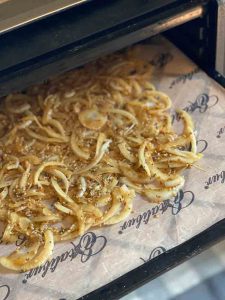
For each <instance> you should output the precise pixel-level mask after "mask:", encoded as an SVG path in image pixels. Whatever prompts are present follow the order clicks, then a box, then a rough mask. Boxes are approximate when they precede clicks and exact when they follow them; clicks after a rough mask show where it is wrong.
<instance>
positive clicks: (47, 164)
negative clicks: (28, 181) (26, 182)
mask: <svg viewBox="0 0 225 300" xmlns="http://www.w3.org/2000/svg"><path fill="white" fill-rule="evenodd" d="M52 166H64V164H63V163H61V162H57V161H49V162H43V163H42V164H41V165H40V166H39V167H38V169H37V170H36V172H35V173H34V184H35V185H38V183H39V177H40V175H41V173H42V172H43V171H44V169H45V168H47V167H52Z"/></svg>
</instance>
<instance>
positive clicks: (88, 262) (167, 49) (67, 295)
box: [0, 37, 225, 300]
mask: <svg viewBox="0 0 225 300" xmlns="http://www.w3.org/2000/svg"><path fill="white" fill-rule="evenodd" d="M138 47H140V51H141V52H140V54H141V55H142V57H146V55H147V57H148V58H149V59H150V61H151V63H152V64H153V65H154V66H155V68H156V70H157V71H158V77H157V78H155V80H156V81H154V78H153V83H154V84H156V87H157V89H159V90H161V91H164V92H165V93H167V94H169V96H170V97H171V98H172V99H173V103H174V105H175V107H180V108H185V109H186V111H188V112H189V113H190V114H191V115H192V116H193V119H194V121H195V122H196V129H197V130H198V143H200V142H201V144H200V145H201V146H200V147H199V148H198V149H199V151H200V152H203V153H204V157H205V158H204V159H203V160H202V164H203V165H201V167H203V168H205V169H206V172H202V171H200V170H198V169H195V168H192V169H191V170H190V171H189V172H187V173H186V179H187V180H186V184H185V187H184V189H183V191H181V192H180V193H179V194H178V196H176V197H174V199H173V198H172V199H169V200H166V202H163V203H161V204H151V203H147V202H146V201H144V200H143V199H140V198H139V199H136V200H135V201H134V212H133V213H132V215H131V216H129V217H128V218H127V219H126V220H124V222H122V223H120V224H116V225H114V226H111V227H102V228H99V229H95V230H93V232H88V233H86V234H85V235H84V236H82V237H80V238H78V239H76V240H75V241H73V243H72V244H71V243H66V244H57V245H56V246H55V249H54V255H53V257H52V259H51V260H50V262H49V264H51V266H52V267H49V266H48V267H44V269H38V268H36V269H35V270H32V271H31V272H27V273H25V274H24V273H22V274H16V275H15V274H14V275H13V274H9V273H6V274H0V282H1V284H2V285H3V286H4V288H5V289H6V288H7V287H8V291H9V297H8V299H28V297H29V296H32V297H33V298H32V299H35V300H39V299H42V300H43V299H44V300H49V299H53V300H55V299H57V300H59V299H60V300H62V299H64V300H65V299H66V300H72V299H80V300H90V299H93V300H95V299H96V300H97V299H98V300H106V299H107V300H108V299H109V300H111V299H119V298H120V297H122V296H124V295H126V294H127V293H129V292H131V291H132V290H134V289H136V288H138V287H139V286H141V285H143V284H145V283H146V282H148V281H150V280H152V279H154V278H156V277H157V276H159V275H160V274H162V273H163V272H166V271H168V270H170V269H171V268H173V267H175V266H177V265H178V264H180V263H182V262H184V261H185V260H188V259H190V258H191V257H193V256H194V255H196V254H198V253H200V252H202V251H203V250H205V249H207V248H208V247H210V246H211V245H213V244H215V243H217V242H219V241H220V240H222V239H223V237H224V233H225V219H224V218H225V209H224V208H225V201H224V199H223V197H222V195H224V192H225V184H223V183H224V182H225V171H223V170H225V155H224V154H223V153H224V142H223V140H224V137H225V126H224V115H225V96H224V89H222V87H220V86H219V85H218V84H217V83H216V82H214V81H213V79H212V78H210V77H208V76H207V75H206V74H205V73H204V72H203V71H201V70H200V69H199V68H198V67H197V66H196V65H195V64H194V63H193V62H192V61H190V60H189V59H188V58H187V57H186V56H185V55H184V54H183V53H181V52H180V51H178V49H177V48H176V47H174V45H172V44H171V43H169V42H168V41H167V40H165V39H163V38H162V37H157V38H154V39H152V40H151V41H150V45H149V42H145V43H144V44H143V45H142V44H141V45H138ZM151 51H153V53H150V52H151ZM184 96H185V97H184ZM180 100H182V102H180ZM171 113H172V115H173V116H174V120H175V119H176V115H174V111H171ZM209 124H210V126H209ZM166 203H167V204H166ZM164 205H165V206H164ZM149 211H150V212H151V214H150V213H148V212H149ZM146 212H147V213H148V217H146V216H147V215H146ZM144 215H145V217H142V218H140V216H144ZM146 218H148V220H146ZM132 220H136V221H135V222H136V223H133V221H132ZM143 220H144V221H143ZM137 221H138V222H139V221H140V222H139V225H140V226H136V224H138V222H137ZM145 221H146V222H145ZM126 222H127V223H126ZM126 224H130V225H126ZM125 225H126V226H125ZM121 234H122V235H121ZM96 241H98V242H99V244H97V243H96V244H94V243H95V242H96ZM84 242H85V243H86V244H85V243H84ZM82 245H83V248H82ZM85 245H86V246H87V248H88V247H89V246H91V247H92V246H96V245H97V246H96V247H97V248H94V249H95V250H94V251H93V252H91V253H90V252H88V253H89V254H88V255H86V254H85V252H84V250H85V249H86V248H85ZM88 249H89V250H91V251H92V248H91V249H90V248H88ZM0 251H1V250H0ZM3 251H4V249H3ZM71 251H72V252H71ZM69 253H74V257H73V258H71V257H70V256H69ZM96 254H97V255H96ZM128 254H129V255H128ZM157 255H158V256H157ZM74 258H76V259H75V260H73V259H74ZM59 260H60V261H61V262H60V263H59ZM56 262H57V263H56ZM143 262H144V263H143ZM71 274H73V275H72V276H71ZM0 292H1V291H0ZM0 295H1V294H0ZM10 296H11V298H10ZM0 299H1V298H0ZM3 299H4V298H3ZM5 299H7V298H5ZM1 300H2V299H1Z"/></svg>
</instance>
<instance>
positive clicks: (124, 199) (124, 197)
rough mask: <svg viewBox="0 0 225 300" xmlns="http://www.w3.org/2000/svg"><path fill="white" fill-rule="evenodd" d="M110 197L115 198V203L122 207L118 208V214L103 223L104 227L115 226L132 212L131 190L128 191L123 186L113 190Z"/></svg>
mask: <svg viewBox="0 0 225 300" xmlns="http://www.w3.org/2000/svg"><path fill="white" fill-rule="evenodd" d="M112 197H115V198H117V200H116V202H120V205H121V206H122V205H123V207H121V208H120V211H119V213H117V214H116V215H114V216H112V217H111V218H109V219H108V220H107V221H105V222H104V224H106V225H112V224H116V223H118V222H120V221H122V220H124V219H125V218H126V217H128V216H129V214H130V213H131V210H132V201H133V199H134V197H135V193H134V191H133V190H128V188H127V186H126V185H123V186H122V187H120V188H119V187H118V188H115V189H114V190H113V192H112Z"/></svg>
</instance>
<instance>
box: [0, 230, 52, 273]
mask: <svg viewBox="0 0 225 300" xmlns="http://www.w3.org/2000/svg"><path fill="white" fill-rule="evenodd" d="M53 248H54V237H53V233H52V231H51V230H46V231H45V233H44V245H43V247H42V250H41V251H40V253H39V254H37V255H36V256H35V257H33V258H32V259H31V260H30V261H28V262H27V263H25V264H22V265H20V264H19V263H17V261H18V260H19V258H16V259H13V258H11V257H10V256H8V257H7V256H1V257H0V264H1V265H2V266H3V267H5V268H7V269H10V270H15V271H22V272H26V271H28V270H30V269H33V268H36V267H39V266H40V265H41V264H42V263H44V262H45V261H46V260H47V259H48V258H49V257H50V256H51V255H52V252H53Z"/></svg>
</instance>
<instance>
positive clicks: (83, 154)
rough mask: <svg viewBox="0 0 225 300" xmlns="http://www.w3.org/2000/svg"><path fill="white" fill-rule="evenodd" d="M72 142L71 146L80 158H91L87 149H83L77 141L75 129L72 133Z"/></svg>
mask: <svg viewBox="0 0 225 300" xmlns="http://www.w3.org/2000/svg"><path fill="white" fill-rule="evenodd" d="M70 144H71V148H72V150H73V152H74V153H75V154H76V155H77V156H78V157H80V158H83V159H86V160H87V159H89V158H90V154H89V153H87V152H86V151H84V150H82V149H81V148H80V147H79V146H78V144H77V142H76V135H75V131H73V133H72V135H71V139H70Z"/></svg>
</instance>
